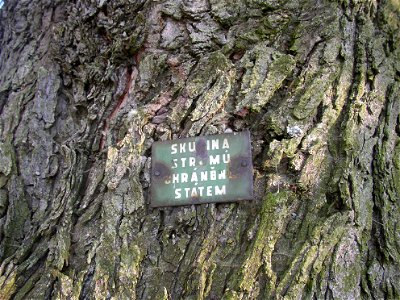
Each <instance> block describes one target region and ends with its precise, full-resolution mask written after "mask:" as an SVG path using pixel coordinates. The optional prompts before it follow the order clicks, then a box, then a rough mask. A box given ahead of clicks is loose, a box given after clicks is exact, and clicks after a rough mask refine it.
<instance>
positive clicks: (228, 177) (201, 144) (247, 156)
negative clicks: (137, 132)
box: [151, 131, 253, 207]
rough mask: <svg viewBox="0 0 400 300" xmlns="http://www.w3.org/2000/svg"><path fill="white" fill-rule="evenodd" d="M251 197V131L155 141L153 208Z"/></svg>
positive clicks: (152, 176)
mask: <svg viewBox="0 0 400 300" xmlns="http://www.w3.org/2000/svg"><path fill="white" fill-rule="evenodd" d="M252 198H253V165H252V156H251V145H250V133H249V131H243V132H235V133H226V134H218V135H209V136H199V137H193V138H186V139H179V140H170V141H165V142H155V143H154V144H153V147H152V170H151V206H152V207H159V206H176V205H187V204H200V203H210V202H228V201H238V200H250V199H252Z"/></svg>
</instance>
